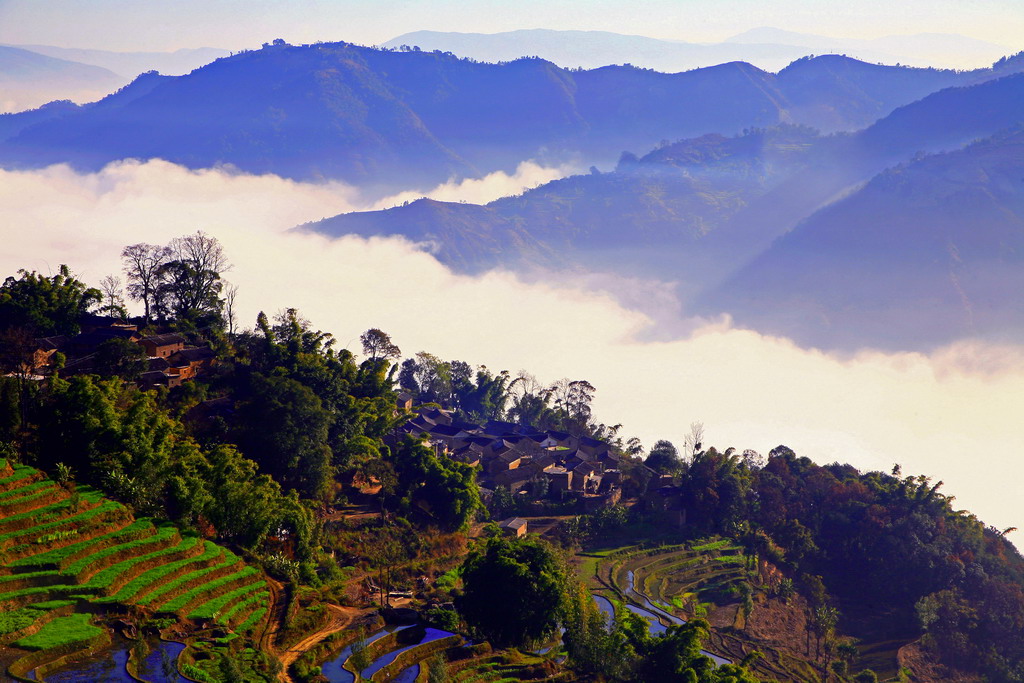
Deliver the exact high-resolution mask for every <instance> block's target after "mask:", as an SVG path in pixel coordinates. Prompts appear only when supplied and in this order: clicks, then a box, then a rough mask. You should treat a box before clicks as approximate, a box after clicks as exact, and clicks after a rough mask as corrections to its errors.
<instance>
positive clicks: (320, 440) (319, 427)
mask: <svg viewBox="0 0 1024 683" xmlns="http://www.w3.org/2000/svg"><path fill="white" fill-rule="evenodd" d="M246 394H247V398H246V399H245V400H243V401H241V402H240V403H239V405H238V409H237V411H236V419H235V424H236V426H237V431H236V438H237V439H238V445H239V446H240V447H241V449H242V452H243V453H245V454H246V456H248V457H249V458H252V459H253V460H255V461H256V462H257V463H258V464H259V465H260V468H261V469H262V470H263V471H264V472H267V473H268V474H270V475H271V476H272V477H274V478H275V479H276V480H277V481H279V482H280V483H281V484H282V486H284V487H285V488H293V489H296V490H297V491H299V492H300V493H301V494H302V495H304V496H307V497H311V498H323V497H325V496H326V495H327V494H328V492H329V490H330V485H331V479H332V476H333V474H332V471H331V457H332V454H331V450H330V447H329V445H328V437H329V430H330V426H331V415H330V413H329V411H327V410H325V409H324V407H323V403H322V401H321V400H320V399H319V398H318V397H317V395H316V394H315V393H314V392H313V390H311V389H310V388H308V387H306V386H304V385H303V384H302V383H301V382H299V381H297V380H294V379H290V378H288V377H278V376H272V377H264V376H263V375H260V374H255V375H253V376H252V378H251V379H250V382H249V386H248V387H247V391H246Z"/></svg>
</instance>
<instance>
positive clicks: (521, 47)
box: [383, 27, 1015, 73]
mask: <svg viewBox="0 0 1024 683" xmlns="http://www.w3.org/2000/svg"><path fill="white" fill-rule="evenodd" d="M383 45H384V47H392V48H397V47H401V46H403V45H407V46H410V47H412V46H417V47H419V48H420V49H422V50H442V51H450V52H454V53H455V54H457V55H461V56H463V57H472V58H474V59H479V60H482V61H486V62H498V61H510V60H513V59H517V58H519V57H522V56H525V55H529V56H537V57H541V58H543V59H548V60H550V61H552V62H554V63H555V64H558V65H559V66H563V67H569V68H572V67H583V68H585V69H593V68H596V67H600V66H606V65H608V64H627V63H628V64H633V65H634V66H638V67H642V68H649V69H655V70H657V71H664V72H668V73H674V72H678V71H687V70H689V69H696V68H700V67H705V66H711V65H714V64H722V63H725V62H733V61H743V62H749V63H751V64H753V65H755V66H757V67H759V68H761V69H764V70H766V71H779V70H781V69H783V68H784V67H785V66H786V65H787V64H789V63H790V62H792V61H794V60H796V59H799V58H800V57H804V56H807V55H808V54H845V55H847V56H849V57H853V58H855V59H860V60H863V61H866V62H872V63H882V64H890V65H895V64H903V65H907V66H919V67H938V68H946V69H965V68H967V69H971V68H979V67H983V66H987V65H989V64H991V63H992V62H994V61H996V60H997V59H999V58H1000V57H1002V56H1004V55H1006V54H1008V53H1010V52H1014V51H1015V50H1012V49H1011V48H1009V47H1007V46H1004V45H996V44H994V43H990V42H986V41H982V40H977V39H975V38H969V37H966V36H960V35H956V34H938V33H922V34H916V35H898V36H886V37H882V38H875V39H872V40H856V39H850V38H831V37H828V36H819V35H813V34H807V33H797V32H794V31H784V30H782V29H777V28H769V27H761V28H755V29H751V30H749V31H745V32H743V33H740V34H738V35H735V36H732V37H731V38H727V39H726V40H723V41H721V42H718V43H700V42H685V41H681V40H659V39H657V38H648V37H646V36H634V35H623V34H621V33H612V32H608V31H556V30H550V29H523V30H519V31H505V32H501V33H455V32H445V31H414V32H412V33H405V34H402V35H400V36H397V37H396V38H392V39H391V40H389V41H387V42H386V43H384V44H383Z"/></svg>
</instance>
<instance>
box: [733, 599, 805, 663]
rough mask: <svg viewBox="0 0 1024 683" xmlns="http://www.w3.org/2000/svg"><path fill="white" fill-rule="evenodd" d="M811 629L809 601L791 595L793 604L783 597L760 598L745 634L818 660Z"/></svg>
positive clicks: (796, 655)
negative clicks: (808, 616) (810, 634)
mask: <svg viewBox="0 0 1024 683" xmlns="http://www.w3.org/2000/svg"><path fill="white" fill-rule="evenodd" d="M808 633H810V624H809V623H808V622H807V604H806V602H805V601H804V599H803V598H802V597H800V596H799V595H794V596H793V597H792V598H790V600H789V604H786V603H785V602H784V601H783V600H781V599H780V598H769V599H766V600H763V601H758V602H756V603H755V604H754V610H753V611H752V612H751V613H750V617H749V618H748V619H747V620H746V628H745V629H744V634H745V635H746V636H747V637H749V638H752V639H754V640H757V641H760V642H764V643H767V644H769V645H771V646H772V647H774V648H777V649H779V650H783V651H785V652H787V653H789V654H791V655H793V656H794V657H799V658H800V659H806V660H809V661H815V660H816V659H817V657H816V655H815V646H814V637H813V636H812V637H810V638H808V637H807V634H808Z"/></svg>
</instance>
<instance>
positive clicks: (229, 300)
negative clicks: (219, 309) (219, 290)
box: [224, 283, 238, 334]
mask: <svg viewBox="0 0 1024 683" xmlns="http://www.w3.org/2000/svg"><path fill="white" fill-rule="evenodd" d="M237 297H238V285H236V284H232V283H228V284H227V286H226V287H225V288H224V322H226V323H227V324H228V334H234V333H235V322H236V321H237V316H236V315H235V299H236V298H237Z"/></svg>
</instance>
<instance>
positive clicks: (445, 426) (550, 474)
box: [392, 393, 622, 510]
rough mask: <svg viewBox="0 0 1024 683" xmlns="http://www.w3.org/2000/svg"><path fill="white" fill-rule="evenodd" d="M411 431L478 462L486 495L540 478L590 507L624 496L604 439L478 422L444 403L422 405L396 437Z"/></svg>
mask: <svg viewBox="0 0 1024 683" xmlns="http://www.w3.org/2000/svg"><path fill="white" fill-rule="evenodd" d="M398 407H399V408H400V409H402V410H406V411H410V410H411V409H412V397H411V396H409V395H408V394H405V393H402V394H399V397H398ZM406 434H411V435H413V436H425V439H426V443H427V444H429V445H430V446H431V447H433V448H434V450H435V452H436V453H437V454H438V455H443V456H446V457H448V458H451V459H452V460H456V461H458V462H462V463H465V464H467V465H470V466H472V467H476V468H478V469H479V474H478V477H477V481H478V482H479V483H480V486H481V492H482V494H483V495H484V496H485V497H487V496H489V495H490V494H491V493H492V492H493V490H494V489H495V488H496V487H498V486H503V487H505V488H507V489H508V490H509V491H510V492H511V493H512V494H513V495H516V494H519V495H524V496H526V495H530V494H531V493H533V492H535V491H536V490H537V487H536V486H535V483H536V482H540V483H542V484H543V486H542V487H540V488H541V489H542V490H543V491H545V492H547V493H548V494H549V495H550V496H551V497H555V498H559V499H565V498H566V497H567V496H576V497H577V498H579V499H581V500H582V502H583V506H584V508H585V509H587V510H596V509H598V508H600V507H603V506H608V505H614V504H615V503H617V502H618V501H619V499H620V498H621V496H622V489H621V484H622V473H621V471H620V470H619V460H618V456H617V455H616V454H615V452H614V451H613V450H612V449H611V448H610V447H609V445H608V444H607V443H605V442H603V441H599V440H598V439H592V438H589V437H586V436H574V435H571V434H567V433H565V432H559V431H554V430H538V429H534V428H533V427H530V426H528V425H519V424H515V423H512V422H502V421H498V420H489V421H487V422H486V423H484V424H475V423H472V422H465V421H462V420H459V419H457V418H456V417H455V416H454V415H453V414H452V413H451V412H450V411H447V410H442V409H439V408H428V409H424V410H421V411H420V412H419V413H418V414H417V415H416V416H415V417H413V418H412V419H411V420H409V421H408V422H406V423H405V424H403V425H402V426H401V427H399V428H398V429H397V430H396V432H395V434H393V435H392V438H393V439H395V440H397V439H399V438H401V437H403V436H404V435H406Z"/></svg>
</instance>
